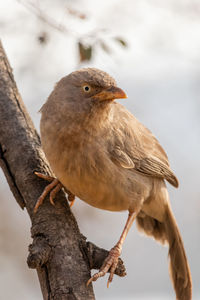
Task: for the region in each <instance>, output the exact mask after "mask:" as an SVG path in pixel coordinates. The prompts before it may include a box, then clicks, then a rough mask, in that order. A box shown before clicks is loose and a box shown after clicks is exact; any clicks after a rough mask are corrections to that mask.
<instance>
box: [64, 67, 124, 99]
mask: <svg viewBox="0 0 200 300" xmlns="http://www.w3.org/2000/svg"><path fill="white" fill-rule="evenodd" d="M64 81H65V82H66V85H68V87H69V88H70V90H71V96H72V97H73V100H74V101H76V99H78V100H80V101H84V100H85V99H89V101H92V102H93V103H94V104H95V103H98V102H102V101H113V100H115V99H121V98H127V96H126V94H125V93H124V91H123V90H122V89H120V88H118V87H117V85H116V81H115V80H114V79H113V78H112V77H111V76H110V75H109V74H107V73H106V72H103V71H101V70H98V69H95V68H85V69H81V70H79V71H75V72H73V73H71V74H69V75H68V76H67V77H65V78H64Z"/></svg>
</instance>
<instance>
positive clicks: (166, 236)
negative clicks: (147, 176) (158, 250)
mask: <svg viewBox="0 0 200 300" xmlns="http://www.w3.org/2000/svg"><path fill="white" fill-rule="evenodd" d="M137 226H138V229H139V230H142V231H143V232H144V233H146V234H147V235H150V236H153V237H154V238H155V239H156V240H158V241H159V242H161V243H165V242H167V243H168V244H169V258H170V263H169V269H170V275H171V279H172V283H173V286H174V289H175V292H176V299H177V300H191V299H192V279H191V274H190V268H189V265H188V261H187V258H186V254H185V249H184V246H183V241H182V238H181V235H180V232H179V229H178V226H177V224H176V220H175V218H174V216H173V213H172V211H171V209H170V207H167V210H166V217H165V221H164V222H163V223H161V222H159V221H158V220H156V219H154V218H152V217H150V216H147V215H146V214H142V216H141V217H140V216H138V217H137Z"/></svg>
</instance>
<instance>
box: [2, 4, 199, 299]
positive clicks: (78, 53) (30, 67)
mask: <svg viewBox="0 0 200 300" xmlns="http://www.w3.org/2000/svg"><path fill="white" fill-rule="evenodd" d="M0 37H1V39H2V42H3V45H4V48H5V50H6V53H7V55H8V58H9V61H10V64H11V66H12V68H13V72H14V76H15V80H16V82H17V85H18V89H19V91H20V93H21V95H22V98H23V101H24V102H25V105H26V107H27V109H28V111H29V112H30V115H31V117H32V119H33V121H34V124H35V126H36V128H37V129H38V130H39V122H40V114H39V113H38V110H39V109H40V107H41V106H42V104H43V103H44V102H45V100H46V98H47V97H48V95H49V94H50V92H51V91H52V89H53V87H54V84H55V82H57V81H58V80H59V79H60V78H61V77H63V76H65V75H66V74H68V73H70V72H72V71H74V70H75V69H78V68H80V67H83V66H91V67H97V68H100V69H103V70H104V71H107V72H108V73H109V74H111V75H112V76H113V77H114V78H115V79H116V80H117V82H118V85H119V86H120V87H121V88H123V89H124V90H125V91H126V92H127V94H128V96H129V98H128V99H125V100H120V102H121V103H122V104H124V105H125V106H126V107H127V108H128V109H129V110H130V111H131V112H132V113H133V114H134V115H135V116H136V117H137V118H138V119H139V120H140V121H141V122H142V123H144V124H145V125H146V126H147V127H148V128H150V129H151V131H153V133H154V134H155V135H156V136H157V138H158V139H159V141H160V143H161V145H162V146H163V147H164V149H165V150H166V152H167V153H168V156H169V160H170V164H171V167H172V169H173V170H174V172H175V174H176V175H177V177H178V178H179V181H180V188H179V189H178V190H176V189H173V188H171V187H170V186H169V192H170V198H171V202H172V207H173V211H174V214H175V216H176V219H177V222H178V225H179V228H180V231H181V233H182V236H183V240H184V244H185V248H186V252H187V256H188V259H189V263H190V266H191V272H192V276H193V286H194V297H193V299H199V293H200V291H199V289H200V259H199V253H200V238H199V228H200V213H199V212H200V202H199V196H200V192H199V169H200V159H199V153H200V141H199V139H200V117H199V116H200V97H199V95H200V2H199V0H176V1H173V0H168V1H164V0H134V1H131V0H123V1H122V0H110V1H106V0H102V1H94V0H73V1H72V0H71V1H70V0H68V1H67V0H58V1H53V0H43V1H37V0H32V1H15V0H7V1H1V2H0ZM72 210H73V213H74V215H75V216H76V219H77V221H78V224H79V226H80V229H81V232H82V233H83V234H84V235H85V236H87V238H88V240H90V241H93V242H94V243H96V244H97V245H99V246H101V247H103V248H107V249H110V248H111V247H112V246H113V245H114V243H115V242H116V241H117V239H118V237H119V235H120V233H121V231H122V228H123V226H124V224H125V221H126V217H127V213H126V212H124V213H111V212H106V211H101V210H98V209H95V208H92V207H90V206H88V205H87V204H85V203H83V202H82V201H80V200H77V201H76V202H75V204H74V206H73V208H72ZM30 243H31V238H30V221H29V218H28V215H27V213H26V211H22V210H21V209H20V208H19V206H18V205H17V204H16V202H15V200H14V198H13V196H12V194H11V192H10V190H9V187H8V185H7V182H6V180H5V178H4V175H3V173H2V171H1V170H0V291H1V292H0V299H1V300H4V299H5V300H16V299H20V300H25V299H26V300H27V299H28V300H37V299H42V296H41V292H40V288H39V283H38V279H37V276H36V272H35V271H34V270H30V269H28V267H27V265H26V258H27V254H28V245H29V244H30ZM167 252H168V251H167V248H165V247H162V246H160V245H159V244H158V243H156V242H155V241H154V240H152V239H151V238H147V237H144V236H141V234H139V233H138V231H137V229H136V226H135V225H133V227H132V229H131V230H130V233H129V234H128V237H127V240H126V242H125V243H124V247H123V251H122V258H123V260H124V261H125V265H126V268H127V276H126V277H124V278H117V277H114V280H113V283H112V284H111V285H110V288H109V289H107V288H106V278H103V279H100V280H98V281H97V282H96V283H95V284H94V289H95V294H96V298H97V299H133V300H134V299H135V300H162V299H163V300H169V299H174V298H175V297H174V292H173V289H172V285H171V282H170V279H169V275H168V262H167Z"/></svg>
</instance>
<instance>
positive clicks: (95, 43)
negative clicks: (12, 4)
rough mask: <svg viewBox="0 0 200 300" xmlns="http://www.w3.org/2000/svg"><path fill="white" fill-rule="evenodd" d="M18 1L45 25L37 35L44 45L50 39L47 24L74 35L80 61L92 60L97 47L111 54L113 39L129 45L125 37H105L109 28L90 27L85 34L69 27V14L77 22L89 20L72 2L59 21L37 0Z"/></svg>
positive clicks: (116, 42) (123, 45) (125, 45)
mask: <svg viewBox="0 0 200 300" xmlns="http://www.w3.org/2000/svg"><path fill="white" fill-rule="evenodd" d="M18 2H19V3H20V4H21V5H23V6H24V7H26V8H27V9H28V10H29V11H30V12H31V13H33V14H34V15H35V16H36V18H37V19H38V20H39V21H40V23H41V24H43V25H44V29H43V30H41V32H40V33H39V35H38V36H37V41H38V42H39V43H40V44H41V45H42V46H46V45H47V43H48V41H49V39H50V34H49V33H47V30H45V28H46V27H45V25H48V26H49V27H50V28H51V29H53V30H56V31H59V32H61V33H62V34H64V36H65V37H67V36H70V35H74V37H75V39H74V41H75V44H76V48H77V50H78V51H77V52H78V57H79V62H80V63H82V62H86V61H91V60H92V59H93V57H94V55H95V53H96V51H95V50H96V48H100V49H102V50H103V51H104V52H105V53H106V54H108V55H111V54H112V47H113V45H112V41H114V43H115V44H116V45H120V46H122V47H124V48H125V47H127V46H128V44H127V41H126V40H125V39H124V38H123V37H118V36H112V35H111V36H110V37H109V38H105V33H107V34H108V32H109V30H108V29H107V28H103V29H102V28H90V29H89V30H88V32H87V33H83V34H79V33H77V32H75V31H74V28H71V29H69V28H67V26H66V22H65V24H64V21H66V20H67V17H68V16H71V17H72V18H73V19H74V20H75V21H76V19H77V22H78V21H79V20H81V21H87V20H88V19H89V16H88V15H87V14H86V13H84V12H80V11H79V10H77V9H75V8H72V7H71V6H69V5H71V2H68V3H67V5H68V6H67V7H65V8H64V9H63V10H64V18H63V22H58V20H56V19H53V18H52V17H50V16H49V15H48V13H47V12H46V11H45V10H44V9H41V7H40V6H39V2H38V1H37V0H33V1H25V0H18ZM60 5H62V4H60ZM40 27H41V25H40Z"/></svg>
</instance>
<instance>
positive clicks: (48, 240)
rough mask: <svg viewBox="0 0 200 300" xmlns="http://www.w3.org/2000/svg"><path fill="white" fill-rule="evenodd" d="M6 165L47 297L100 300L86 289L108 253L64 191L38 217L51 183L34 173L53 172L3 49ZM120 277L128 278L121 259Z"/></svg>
mask: <svg viewBox="0 0 200 300" xmlns="http://www.w3.org/2000/svg"><path fill="white" fill-rule="evenodd" d="M0 166H1V167H2V169H3V171H4V174H5V176H6V178H7V181H8V184H9V186H10V189H11V191H12V192H13V195H14V197H15V199H16V201H17V202H18V204H19V205H20V207H21V208H24V207H25V208H26V210H27V212H28V214H29V216H30V218H31V221H32V229H31V233H32V238H33V243H32V245H30V246H29V256H28V259H27V263H28V266H29V267H30V268H36V269H37V273H38V277H39V281H40V285H41V290H42V294H43V298H44V299H45V300H47V299H48V300H50V299H54V300H56V299H58V300H65V299H94V298H95V297H94V293H93V288H92V285H90V286H89V287H86V282H87V280H88V279H89V277H90V269H92V268H99V267H100V266H101V264H102V263H103V260H104V259H105V257H106V256H107V255H108V251H106V250H104V249H101V248H98V247H97V246H95V245H94V244H92V243H90V242H86V239H85V237H84V236H83V235H81V233H80V231H79V228H78V225H77V222H76V220H75V218H74V216H73V214H72V213H71V211H70V209H69V205H68V203H67V200H66V197H65V194H64V192H63V191H60V192H59V194H58V196H57V197H56V199H55V207H53V206H52V205H51V204H50V203H49V201H48V200H47V199H46V200H45V201H44V204H43V205H42V206H41V207H40V208H39V209H38V212H37V213H36V214H34V213H33V208H34V205H35V203H36V200H37V198H38V197H39V196H40V194H41V193H42V191H43V189H44V187H45V186H46V185H47V184H48V183H47V182H45V181H44V180H42V179H40V178H38V177H37V176H36V175H34V171H38V172H41V173H46V174H49V175H52V173H51V170H50V168H49V166H48V163H47V161H46V159H45V157H44V154H43V151H42V149H41V145H40V138H39V136H38V134H37V132H36V130H35V128H34V126H33V123H32V121H31V119H30V117H29V115H28V112H27V110H26V108H25V106H24V104H23V102H22V99H21V97H20V95H19V92H18V90H17V87H16V84H15V81H14V78H13V75H12V70H11V68H10V65H9V63H8V60H7V57H6V55H5V52H4V50H3V47H2V45H1V44H0ZM116 274H117V275H119V276H124V275H125V268H124V266H123V262H122V261H121V260H120V261H119V264H118V268H117V269H116Z"/></svg>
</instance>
